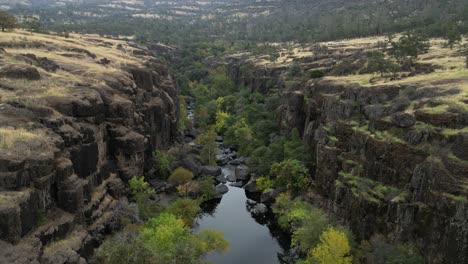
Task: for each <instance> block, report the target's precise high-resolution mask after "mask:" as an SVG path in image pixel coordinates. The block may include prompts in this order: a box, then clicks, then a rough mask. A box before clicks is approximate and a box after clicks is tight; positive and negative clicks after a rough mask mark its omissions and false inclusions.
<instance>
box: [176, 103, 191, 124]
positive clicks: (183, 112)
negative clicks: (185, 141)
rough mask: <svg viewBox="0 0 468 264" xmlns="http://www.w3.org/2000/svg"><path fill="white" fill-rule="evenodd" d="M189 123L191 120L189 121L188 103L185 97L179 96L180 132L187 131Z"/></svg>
mask: <svg viewBox="0 0 468 264" xmlns="http://www.w3.org/2000/svg"><path fill="white" fill-rule="evenodd" d="M189 122H190V120H188V110H187V103H186V102H185V98H184V97H183V96H179V122H178V127H179V130H185V129H186V128H187V124H188V123H189Z"/></svg>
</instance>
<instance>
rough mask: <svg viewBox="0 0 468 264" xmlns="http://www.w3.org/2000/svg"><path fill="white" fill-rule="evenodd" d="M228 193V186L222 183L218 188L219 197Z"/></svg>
mask: <svg viewBox="0 0 468 264" xmlns="http://www.w3.org/2000/svg"><path fill="white" fill-rule="evenodd" d="M228 191H229V188H228V187H227V186H226V185H224V184H222V183H220V184H218V185H217V186H216V193H217V194H218V195H223V194H225V193H227V192H228Z"/></svg>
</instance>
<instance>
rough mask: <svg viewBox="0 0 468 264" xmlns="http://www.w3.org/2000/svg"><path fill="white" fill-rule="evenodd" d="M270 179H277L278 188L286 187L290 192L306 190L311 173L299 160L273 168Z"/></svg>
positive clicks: (274, 165) (284, 162)
mask: <svg viewBox="0 0 468 264" xmlns="http://www.w3.org/2000/svg"><path fill="white" fill-rule="evenodd" d="M270 177H272V178H273V179H275V183H276V185H277V186H285V187H286V188H287V189H288V190H290V191H294V192H297V191H303V190H306V189H307V188H308V187H309V185H310V183H311V180H310V179H309V171H308V170H307V168H306V167H304V165H302V164H301V163H300V162H299V161H297V160H285V161H283V162H280V163H274V164H273V165H272V166H271V170H270Z"/></svg>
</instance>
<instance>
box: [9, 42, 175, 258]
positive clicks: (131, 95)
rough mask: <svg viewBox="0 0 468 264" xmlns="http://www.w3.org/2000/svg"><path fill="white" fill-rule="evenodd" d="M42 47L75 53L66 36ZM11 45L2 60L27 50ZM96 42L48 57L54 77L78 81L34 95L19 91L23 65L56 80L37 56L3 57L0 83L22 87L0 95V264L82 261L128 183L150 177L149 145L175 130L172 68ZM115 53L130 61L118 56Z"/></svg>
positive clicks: (164, 141)
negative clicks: (9, 60)
mask: <svg viewBox="0 0 468 264" xmlns="http://www.w3.org/2000/svg"><path fill="white" fill-rule="evenodd" d="M83 38H84V37H83ZM83 38H82V37H80V38H79V40H78V38H77V40H76V41H77V42H78V41H84V40H83ZM102 41H103V40H100V41H99V42H98V44H99V43H102ZM95 42H96V40H95V39H93V40H89V43H91V44H92V45H97V44H96V43H95ZM89 43H88V44H89ZM43 44H44V45H48V47H47V48H48V49H49V50H52V51H54V53H58V52H65V50H68V51H70V48H69V47H68V45H69V44H68V43H65V44H63V46H62V44H60V45H51V44H48V43H47V42H44V43H43ZM26 45H29V44H26ZM37 45H41V44H37ZM88 47H90V46H88ZM116 47H117V48H116ZM9 48H11V49H12V51H11V52H10V49H9ZM14 48H15V49H17V48H18V47H16V46H15V47H8V46H6V47H5V50H4V51H5V52H4V53H3V55H2V58H3V59H5V58H8V57H10V56H15V58H16V59H18V58H19V57H18V56H23V55H18V54H16V55H13V54H12V53H13V49H14ZM38 49H40V48H38ZM98 49H100V48H96V50H95V51H93V52H91V51H87V52H85V50H84V49H83V50H79V49H75V50H72V52H73V55H74V56H76V57H75V59H76V60H78V61H80V60H86V63H84V62H83V63H81V64H80V63H76V62H75V63H76V65H73V64H72V62H69V61H66V60H65V59H64V61H61V60H55V61H54V60H53V59H51V60H50V61H53V62H54V64H55V65H57V67H59V69H57V71H56V73H55V74H60V75H63V76H65V75H66V77H67V78H74V77H77V76H78V78H77V80H76V81H75V80H74V81H73V83H70V84H69V85H70V86H68V87H59V88H57V89H62V88H66V90H65V91H63V92H62V90H60V91H61V92H60V93H64V94H57V93H56V92H52V91H50V87H51V86H48V88H47V89H49V90H48V91H47V93H46V95H44V96H39V95H38V96H34V98H29V97H28V96H27V95H28V93H31V92H33V91H34V90H31V89H32V88H30V90H29V91H26V92H24V93H23V94H25V96H24V97H23V96H21V93H20V92H21V87H20V84H21V83H22V80H19V79H18V78H16V75H15V71H16V72H20V73H19V76H22V77H21V78H27V76H25V75H24V74H23V73H24V72H27V71H31V72H37V73H38V74H39V78H40V79H41V80H43V81H45V80H51V78H59V77H54V75H53V74H52V73H51V72H49V71H46V70H44V69H43V68H42V67H43V66H42V64H40V62H37V63H36V62H35V61H33V62H32V63H29V61H27V63H24V60H23V61H21V62H18V63H16V64H15V68H14V69H13V70H12V69H10V70H6V68H8V67H10V66H9V65H8V64H7V63H6V60H3V61H2V65H1V66H2V68H1V69H0V71H1V72H2V77H3V78H2V79H1V80H0V86H1V87H0V90H2V89H3V90H6V88H5V87H8V86H7V84H10V86H12V87H13V88H12V91H13V92H15V93H16V94H15V96H4V97H3V98H1V100H0V129H1V132H2V133H3V135H2V138H1V140H3V142H2V143H1V144H2V147H1V148H0V239H1V240H0V263H54V264H56V263H86V262H87V260H88V258H89V257H91V256H92V254H93V250H94V248H95V247H96V246H97V245H99V244H100V243H101V242H102V240H103V236H104V235H105V234H109V233H110V232H111V231H112V230H114V229H115V228H118V226H119V220H118V219H119V213H121V210H119V208H122V207H123V206H124V205H126V204H127V201H126V198H125V190H126V188H125V184H126V182H127V181H128V180H129V179H130V178H132V177H135V176H136V177H139V176H143V175H149V176H151V175H150V174H151V173H152V172H151V167H152V162H153V156H152V153H153V151H154V150H156V149H164V148H167V147H168V146H170V145H171V144H172V143H173V142H174V140H175V138H176V136H177V118H178V117H177V116H178V113H177V111H178V99H177V87H176V85H175V82H174V80H173V78H172V76H171V75H170V74H169V73H168V70H167V67H166V66H165V65H164V64H162V63H160V62H159V61H158V60H157V59H156V58H154V57H152V56H151V55H149V54H148V53H147V51H142V50H139V49H134V48H131V47H129V46H127V45H126V44H125V43H124V42H118V43H113V42H111V44H107V49H106V50H102V53H99V52H100V50H98ZM31 50H32V49H29V51H31ZM34 51H36V50H34ZM112 52H115V53H117V55H119V56H125V57H128V59H130V58H132V59H133V60H134V63H127V61H126V62H125V64H123V63H120V62H119V61H113V57H111V55H112ZM37 53H40V52H39V51H38V52H37ZM83 53H85V54H84V55H83ZM90 54H92V55H90ZM101 54H102V55H101ZM63 56H64V57H65V58H67V57H66V56H65V55H63ZM70 56H71V55H70ZM89 56H91V57H94V58H88V57H89ZM104 56H105V57H104ZM29 57H32V56H29ZM34 57H36V56H34ZM83 57H86V58H85V59H83ZM103 57H104V58H106V60H103ZM77 58H78V59H77ZM107 58H110V59H107ZM36 60H37V58H36ZM115 60H117V58H116V59H115ZM43 61H44V60H43ZM89 63H96V64H95V66H93V67H95V68H96V69H94V68H92V69H93V70H94V71H92V72H91V68H88V69H79V66H83V65H86V66H88V64H89ZM102 63H103V64H105V66H104V67H102V68H101V65H103V64H102ZM77 68H78V69H77ZM80 70H81V71H80ZM77 72H78V74H77ZM96 72H98V73H96ZM10 80H14V83H13V82H9V81H10ZM54 80H57V79H54ZM64 81H66V79H65V78H64ZM25 82H27V83H28V84H29V83H32V84H33V85H43V84H41V83H40V81H34V80H26V81H25ZM18 83H19V84H18ZM49 85H51V84H50V82H49ZM17 87H18V88H17ZM28 88H29V87H28ZM7 91H8V90H7ZM5 98H6V99H5Z"/></svg>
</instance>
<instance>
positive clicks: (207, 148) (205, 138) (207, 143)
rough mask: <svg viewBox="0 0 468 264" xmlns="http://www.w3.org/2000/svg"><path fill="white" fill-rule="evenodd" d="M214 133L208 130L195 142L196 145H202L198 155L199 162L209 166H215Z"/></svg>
mask: <svg viewBox="0 0 468 264" xmlns="http://www.w3.org/2000/svg"><path fill="white" fill-rule="evenodd" d="M215 140H216V132H215V131H214V129H209V130H208V131H206V132H205V133H204V134H202V135H200V136H198V137H197V138H196V140H195V142H196V143H197V144H200V145H203V148H202V150H201V153H200V158H201V160H202V161H203V162H204V163H206V164H210V165H216V141H215Z"/></svg>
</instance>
